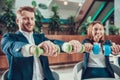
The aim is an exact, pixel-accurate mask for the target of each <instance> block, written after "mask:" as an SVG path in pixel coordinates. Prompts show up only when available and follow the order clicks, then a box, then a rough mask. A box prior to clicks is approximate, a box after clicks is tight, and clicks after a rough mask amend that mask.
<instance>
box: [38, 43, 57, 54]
mask: <svg viewBox="0 0 120 80" xmlns="http://www.w3.org/2000/svg"><path fill="white" fill-rule="evenodd" d="M38 47H39V48H42V49H44V54H43V55H45V56H56V55H57V50H58V48H57V46H56V45H55V44H53V43H52V42H51V41H44V42H42V43H40V44H39V45H38Z"/></svg>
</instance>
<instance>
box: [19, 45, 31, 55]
mask: <svg viewBox="0 0 120 80" xmlns="http://www.w3.org/2000/svg"><path fill="white" fill-rule="evenodd" d="M30 46H33V45H31V44H27V45H25V46H23V47H22V49H21V53H22V54H23V56H24V57H30V56H33V55H32V54H30V50H29V48H30Z"/></svg>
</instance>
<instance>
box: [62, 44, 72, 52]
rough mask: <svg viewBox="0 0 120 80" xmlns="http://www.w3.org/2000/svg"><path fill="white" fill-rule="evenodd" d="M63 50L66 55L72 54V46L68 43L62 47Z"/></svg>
mask: <svg viewBox="0 0 120 80" xmlns="http://www.w3.org/2000/svg"><path fill="white" fill-rule="evenodd" d="M62 50H63V51H64V52H66V53H70V52H72V45H71V44H70V43H67V42H66V43H64V44H63V45H62Z"/></svg>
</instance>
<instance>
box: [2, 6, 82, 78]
mask: <svg viewBox="0 0 120 80" xmlns="http://www.w3.org/2000/svg"><path fill="white" fill-rule="evenodd" d="M34 11H35V10H34V8H32V7H29V6H24V7H20V9H19V10H18V11H17V19H16V23H17V24H18V26H19V31H18V32H16V33H15V34H10V33H6V34H5V35H4V36H3V38H2V41H1V43H2V50H3V52H4V53H5V54H6V57H7V59H8V63H9V72H8V75H7V80H54V77H53V75H52V73H51V70H50V68H49V63H48V58H47V56H54V55H56V53H57V47H56V45H55V44H57V45H59V46H60V47H62V45H63V44H64V41H60V40H49V39H48V38H46V37H45V36H44V34H34V33H33V29H34V26H35V15H34ZM69 43H70V44H71V45H72V46H73V52H78V51H79V47H80V43H79V41H76V40H72V41H70V42H69ZM36 46H38V47H40V48H43V49H44V54H43V55H40V56H39V57H35V56H34V54H35V49H36Z"/></svg>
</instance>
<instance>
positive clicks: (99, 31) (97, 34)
mask: <svg viewBox="0 0 120 80" xmlns="http://www.w3.org/2000/svg"><path fill="white" fill-rule="evenodd" d="M92 36H93V40H94V41H95V42H98V41H99V40H100V39H101V38H102V37H103V36H104V27H103V26H102V25H101V24H99V23H96V24H95V25H94V26H93V28H92Z"/></svg>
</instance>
